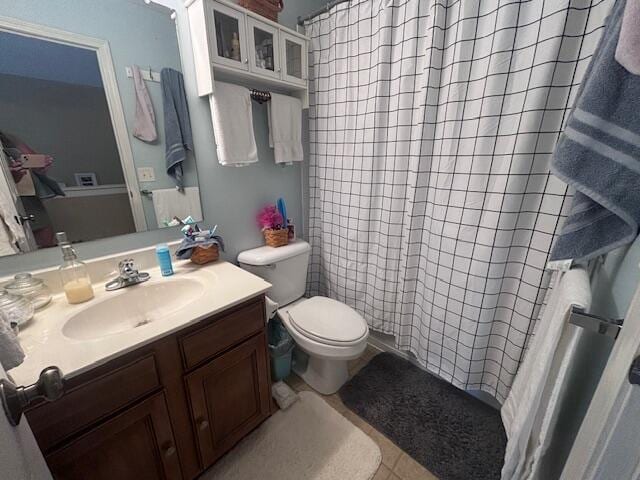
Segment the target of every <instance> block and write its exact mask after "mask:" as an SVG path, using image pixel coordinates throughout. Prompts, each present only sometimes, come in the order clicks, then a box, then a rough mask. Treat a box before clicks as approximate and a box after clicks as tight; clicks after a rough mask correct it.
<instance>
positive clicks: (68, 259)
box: [56, 232, 93, 304]
mask: <svg viewBox="0 0 640 480" xmlns="http://www.w3.org/2000/svg"><path fill="white" fill-rule="evenodd" d="M56 239H57V240H58V245H59V246H60V248H61V249H62V257H63V262H62V265H60V269H59V270H60V277H61V279H62V288H63V289H64V294H65V295H66V296H67V302H69V303H71V304H75V303H82V302H86V301H87V300H91V299H92V298H93V287H92V286H91V279H90V278H89V274H88V273H87V267H86V265H85V264H84V263H83V262H81V261H80V260H78V255H77V254H76V251H75V250H74V249H73V247H72V246H71V243H70V242H69V240H67V234H66V233H64V232H58V233H56Z"/></svg>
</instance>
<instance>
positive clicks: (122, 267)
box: [104, 258, 151, 292]
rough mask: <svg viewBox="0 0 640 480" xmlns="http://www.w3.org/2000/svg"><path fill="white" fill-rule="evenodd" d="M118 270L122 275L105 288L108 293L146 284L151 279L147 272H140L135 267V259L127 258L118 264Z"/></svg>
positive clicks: (108, 283)
mask: <svg viewBox="0 0 640 480" xmlns="http://www.w3.org/2000/svg"><path fill="white" fill-rule="evenodd" d="M118 270H119V271H120V274H119V275H118V277H117V278H114V279H113V280H111V281H110V282H107V284H106V285H105V286H104V288H105V289H106V290H107V292H111V291H113V290H120V289H121V288H126V287H130V286H131V285H137V284H138V283H142V282H146V281H147V280H149V278H151V275H149V274H148V273H146V272H139V271H138V270H137V269H136V268H135V267H134V265H133V258H127V259H125V260H122V261H120V263H118Z"/></svg>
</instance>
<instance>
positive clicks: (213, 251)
mask: <svg viewBox="0 0 640 480" xmlns="http://www.w3.org/2000/svg"><path fill="white" fill-rule="evenodd" d="M219 256H220V251H219V249H218V245H209V246H206V247H195V248H194V249H193V251H192V252H191V261H192V262H193V263H195V264H197V265H204V264H205V263H209V262H215V261H216V260H218V257H219Z"/></svg>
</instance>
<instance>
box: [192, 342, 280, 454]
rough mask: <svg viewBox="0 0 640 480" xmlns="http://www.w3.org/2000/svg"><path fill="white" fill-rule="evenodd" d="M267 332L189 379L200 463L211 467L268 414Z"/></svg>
mask: <svg viewBox="0 0 640 480" xmlns="http://www.w3.org/2000/svg"><path fill="white" fill-rule="evenodd" d="M265 342H266V340H265V335H264V333H263V334H260V335H257V336H255V337H253V338H252V339H251V340H248V341H246V342H244V343H243V344H241V345H240V346H239V347H236V348H235V349H233V350H231V351H230V352H228V353H226V354H225V355H222V356H221V357H219V358H216V359H215V360H212V361H211V362H209V363H208V364H206V365H204V366H202V367H200V368H198V369H196V370H195V371H194V372H193V373H190V374H189V375H188V376H187V377H186V384H187V389H188V392H189V399H190V401H191V413H192V416H193V423H194V427H195V431H196V435H197V437H198V447H199V450H200V455H201V459H202V463H203V464H204V465H211V464H213V462H215V461H216V460H217V459H218V458H219V457H220V456H222V455H223V454H224V453H225V452H226V451H228V450H229V449H230V448H231V447H232V446H233V445H235V444H236V443H237V442H238V441H239V440H240V439H241V438H243V437H244V436H245V435H246V434H247V433H249V432H250V431H251V430H253V429H254V428H255V427H256V426H257V425H259V424H260V423H261V422H262V421H263V420H264V419H265V418H267V416H268V415H269V398H270V397H269V379H268V375H267V371H268V370H267V356H266V348H265Z"/></svg>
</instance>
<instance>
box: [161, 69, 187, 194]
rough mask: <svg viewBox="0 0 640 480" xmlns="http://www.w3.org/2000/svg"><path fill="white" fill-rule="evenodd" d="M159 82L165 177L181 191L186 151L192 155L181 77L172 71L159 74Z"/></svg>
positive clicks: (185, 98) (166, 70)
mask: <svg viewBox="0 0 640 480" xmlns="http://www.w3.org/2000/svg"><path fill="white" fill-rule="evenodd" d="M160 80H161V82H162V104H163V107H164V141H165V158H166V162H167V174H169V175H171V176H172V177H173V178H174V180H175V183H176V187H177V188H178V189H179V190H182V189H183V187H184V184H183V180H182V162H184V161H185V160H186V159H187V151H188V150H191V151H193V138H192V136H191V121H190V120H189V107H188V105H187V96H186V94H185V92H184V79H183V77H182V74H181V73H180V72H178V71H176V70H173V69H172V68H163V69H162V71H161V72H160Z"/></svg>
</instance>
